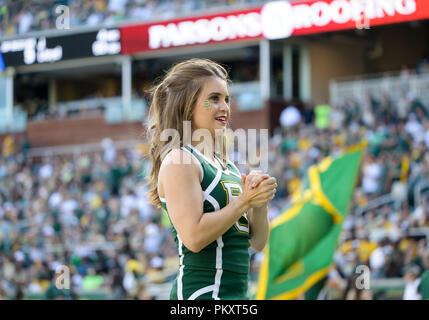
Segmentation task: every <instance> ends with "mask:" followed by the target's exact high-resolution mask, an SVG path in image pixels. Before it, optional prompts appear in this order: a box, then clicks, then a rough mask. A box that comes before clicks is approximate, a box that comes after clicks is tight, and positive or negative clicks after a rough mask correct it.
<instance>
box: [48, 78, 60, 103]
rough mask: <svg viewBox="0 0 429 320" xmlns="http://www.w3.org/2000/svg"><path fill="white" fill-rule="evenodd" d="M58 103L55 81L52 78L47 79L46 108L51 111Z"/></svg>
mask: <svg viewBox="0 0 429 320" xmlns="http://www.w3.org/2000/svg"><path fill="white" fill-rule="evenodd" d="M57 102H58V91H57V80H56V79H54V78H51V79H49V87H48V108H49V110H50V111H53V110H54V109H56V108H57Z"/></svg>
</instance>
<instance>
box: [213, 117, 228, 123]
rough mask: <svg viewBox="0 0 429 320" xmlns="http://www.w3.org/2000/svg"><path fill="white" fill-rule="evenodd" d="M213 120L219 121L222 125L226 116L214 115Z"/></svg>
mask: <svg viewBox="0 0 429 320" xmlns="http://www.w3.org/2000/svg"><path fill="white" fill-rule="evenodd" d="M215 120H216V121H217V122H219V123H221V124H222V125H226V116H220V117H216V118H215Z"/></svg>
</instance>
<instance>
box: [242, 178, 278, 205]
mask: <svg viewBox="0 0 429 320" xmlns="http://www.w3.org/2000/svg"><path fill="white" fill-rule="evenodd" d="M241 187H242V193H241V195H240V196H241V197H242V199H243V200H244V201H245V202H246V203H247V205H248V207H249V208H260V207H263V206H266V205H268V202H270V201H271V200H272V199H273V198H274V195H275V193H276V188H277V180H276V178H274V177H270V176H269V175H268V174H266V173H263V172H262V171H261V170H252V171H251V172H250V173H249V174H248V175H247V176H246V175H245V174H241Z"/></svg>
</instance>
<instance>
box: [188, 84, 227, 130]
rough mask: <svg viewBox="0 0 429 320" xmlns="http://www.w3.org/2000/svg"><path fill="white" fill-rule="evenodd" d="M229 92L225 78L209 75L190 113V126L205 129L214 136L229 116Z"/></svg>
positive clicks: (221, 128)
mask: <svg viewBox="0 0 429 320" xmlns="http://www.w3.org/2000/svg"><path fill="white" fill-rule="evenodd" d="M230 111H231V110H230V108H229V93H228V87H227V84H226V81H225V80H222V79H221V78H219V77H215V76H213V77H210V78H208V79H207V81H206V82H205V83H204V85H203V87H202V90H201V94H200V96H199V97H198V101H197V104H196V106H194V112H193V115H192V128H193V129H194V130H196V129H207V130H209V131H210V133H211V134H212V137H213V138H214V134H215V130H216V129H218V130H225V129H226V125H227V123H228V121H229V118H230Z"/></svg>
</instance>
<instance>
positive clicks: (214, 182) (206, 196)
mask: <svg viewBox="0 0 429 320" xmlns="http://www.w3.org/2000/svg"><path fill="white" fill-rule="evenodd" d="M221 178H222V171H220V170H219V169H218V170H217V172H216V176H215V177H214V179H213V180H212V182H211V183H210V184H209V186H208V187H207V189H206V190H204V192H203V200H207V201H209V202H210V203H211V204H212V205H213V206H214V204H213V202H212V201H215V202H216V204H217V209H216V210H219V209H220V208H219V203H217V201H216V200H215V199H214V198H213V197H212V196H211V195H210V193H211V192H212V191H213V190H214V188H216V186H217V184H218V183H219V181H220V179H221ZM209 198H211V199H210V200H209Z"/></svg>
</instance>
